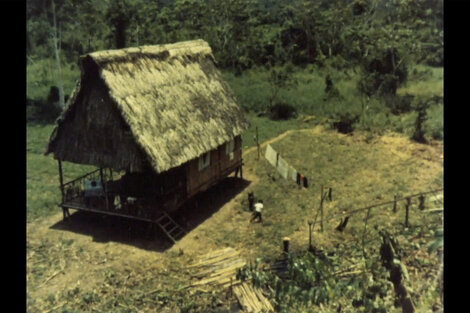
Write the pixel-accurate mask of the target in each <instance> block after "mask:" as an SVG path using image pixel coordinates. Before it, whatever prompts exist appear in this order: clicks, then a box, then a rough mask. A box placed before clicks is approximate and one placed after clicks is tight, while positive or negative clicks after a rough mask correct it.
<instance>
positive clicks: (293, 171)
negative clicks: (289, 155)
mask: <svg viewBox="0 0 470 313" xmlns="http://www.w3.org/2000/svg"><path fill="white" fill-rule="evenodd" d="M289 177H290V179H292V180H293V181H297V170H296V169H295V168H293V167H292V166H289Z"/></svg>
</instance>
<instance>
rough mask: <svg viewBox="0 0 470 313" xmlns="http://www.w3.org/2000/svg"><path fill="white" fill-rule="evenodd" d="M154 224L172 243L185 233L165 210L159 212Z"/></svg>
mask: <svg viewBox="0 0 470 313" xmlns="http://www.w3.org/2000/svg"><path fill="white" fill-rule="evenodd" d="M155 224H157V225H158V227H160V229H161V230H163V232H164V233H165V234H166V235H167V236H168V238H170V239H171V241H173V242H174V243H176V241H177V240H179V239H181V238H182V237H183V236H184V235H185V234H186V231H185V230H184V229H183V227H181V226H180V225H178V223H176V222H175V220H173V219H172V218H171V217H170V215H168V214H167V213H166V212H165V211H161V212H160V216H159V217H158V218H157V219H155Z"/></svg>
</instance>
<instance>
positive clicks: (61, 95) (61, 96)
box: [51, 0, 65, 108]
mask: <svg viewBox="0 0 470 313" xmlns="http://www.w3.org/2000/svg"><path fill="white" fill-rule="evenodd" d="M51 7H52V20H53V33H52V42H53V43H54V54H55V61H56V66H57V84H58V85H59V106H60V107H61V108H63V107H64V106H65V101H64V87H63V85H62V70H61V67H60V43H59V42H60V38H59V39H58V38H57V23H56V14H55V3H54V0H51Z"/></svg>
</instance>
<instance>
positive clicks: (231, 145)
mask: <svg viewBox="0 0 470 313" xmlns="http://www.w3.org/2000/svg"><path fill="white" fill-rule="evenodd" d="M234 151H235V140H233V139H232V140H230V141H229V142H227V143H226V144H225V154H226V155H228V157H229V159H230V160H233V158H234V156H235V154H234Z"/></svg>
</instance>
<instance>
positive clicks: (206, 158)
mask: <svg viewBox="0 0 470 313" xmlns="http://www.w3.org/2000/svg"><path fill="white" fill-rule="evenodd" d="M210 164H211V154H210V152H207V153H204V154H203V155H201V156H200V157H199V171H202V170H204V169H205V168H207V167H209V165H210Z"/></svg>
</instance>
